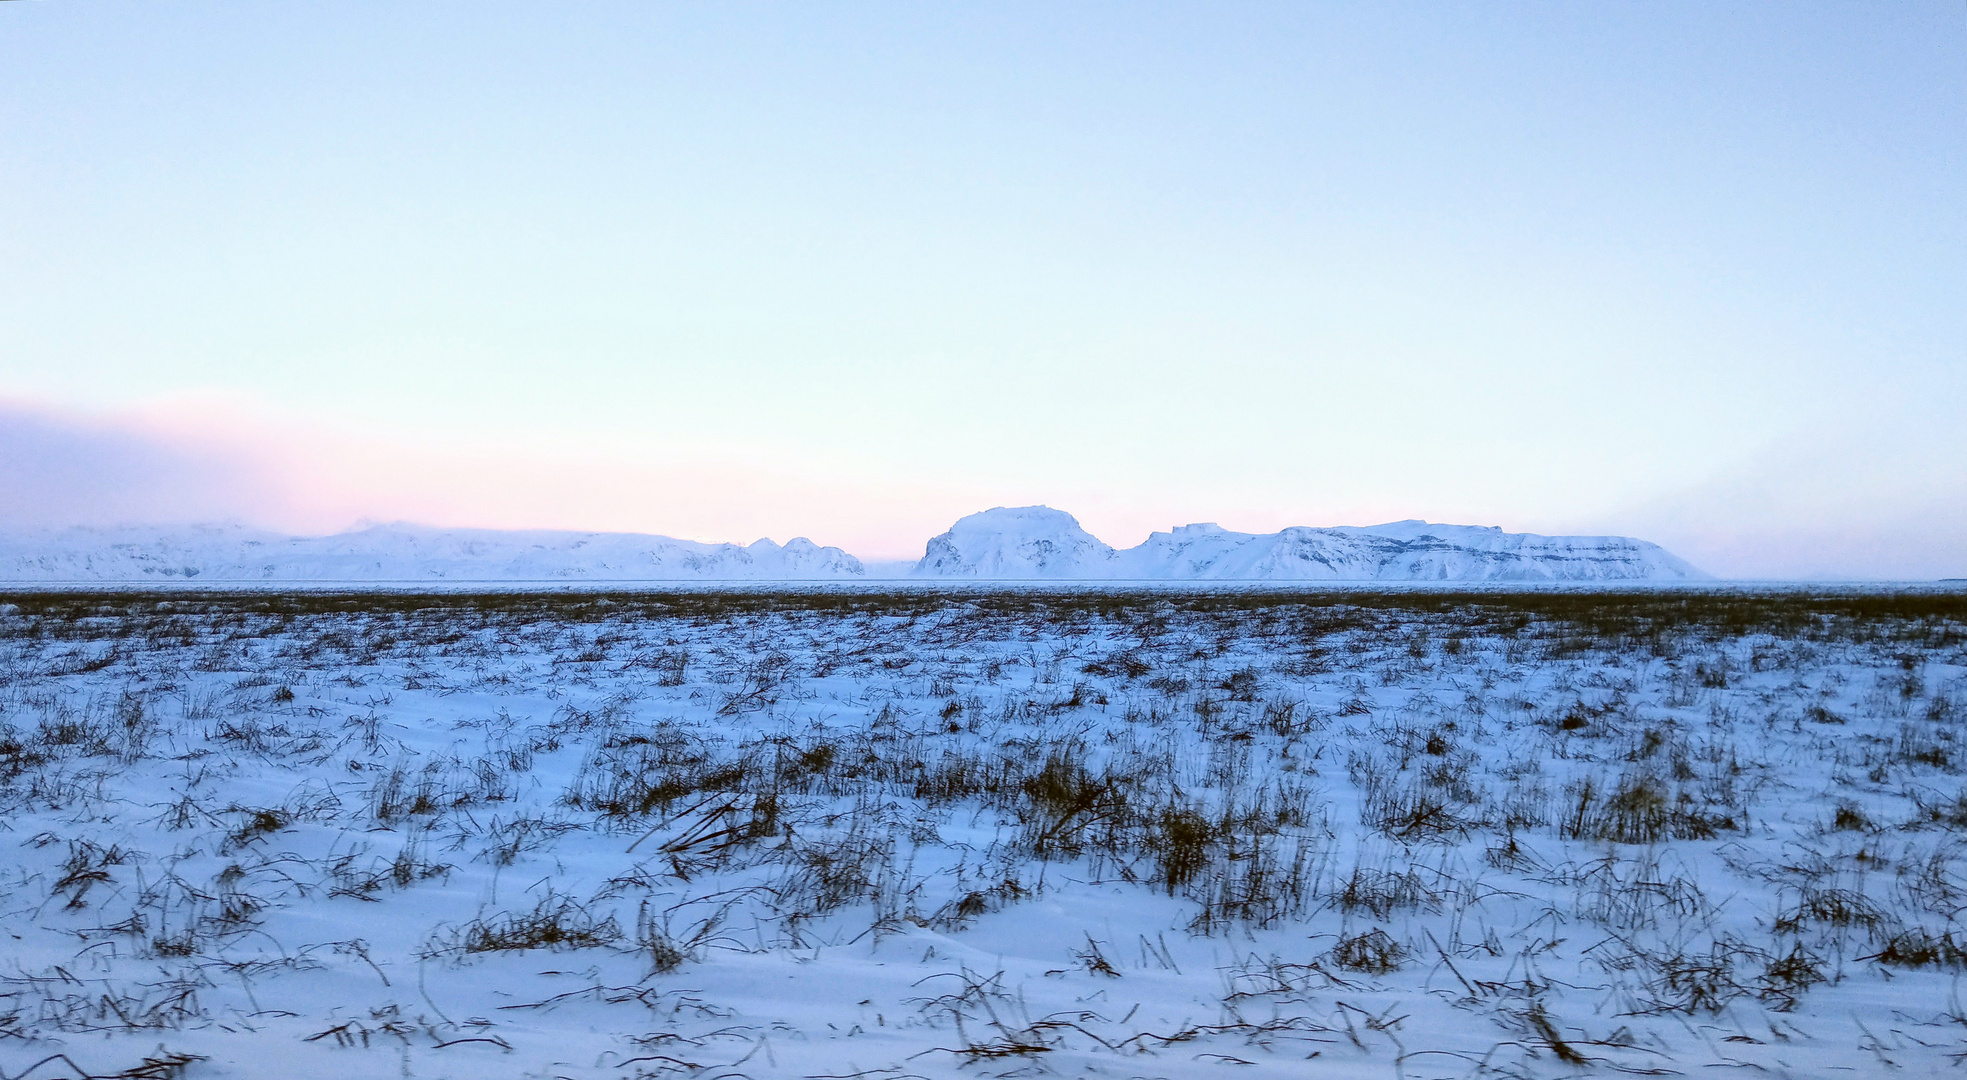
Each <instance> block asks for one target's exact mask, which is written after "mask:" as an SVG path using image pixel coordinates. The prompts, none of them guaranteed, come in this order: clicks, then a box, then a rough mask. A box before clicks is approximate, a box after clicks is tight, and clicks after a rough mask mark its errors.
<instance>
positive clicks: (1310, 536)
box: [914, 506, 1707, 582]
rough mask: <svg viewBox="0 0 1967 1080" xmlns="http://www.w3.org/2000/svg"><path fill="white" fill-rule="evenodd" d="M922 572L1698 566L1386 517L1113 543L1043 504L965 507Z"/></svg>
mask: <svg viewBox="0 0 1967 1080" xmlns="http://www.w3.org/2000/svg"><path fill="white" fill-rule="evenodd" d="M914 573H915V574H916V575H918V576H924V577H965V578H980V579H992V580H1011V579H1023V578H1037V579H1043V578H1077V579H1126V580H1135V581H1517V582H1532V581H1686V580H1699V579H1702V578H1705V577H1706V576H1707V575H1705V574H1703V573H1701V572H1700V571H1699V570H1697V569H1695V568H1694V567H1693V566H1690V565H1689V564H1687V563H1686V562H1684V561H1682V560H1681V559H1679V558H1676V557H1675V556H1673V555H1672V554H1670V553H1668V552H1667V551H1666V550H1665V549H1663V548H1661V547H1660V546H1659V545H1657V544H1651V543H1648V542H1646V541H1644V540H1634V539H1632V538H1630V537H1624V536H1538V535H1535V534H1531V533H1506V532H1504V531H1502V530H1501V529H1498V528H1493V527H1482V526H1473V525H1434V524H1429V523H1428V522H1425V521H1396V522H1391V523H1389V524H1385V525H1371V526H1365V527H1358V526H1340V527H1335V528H1306V527H1295V528H1289V529H1284V530H1282V531H1280V532H1275V533H1240V532H1231V531H1229V530H1227V529H1224V528H1222V527H1221V526H1219V525H1215V524H1198V525H1183V526H1180V527H1178V528H1176V529H1174V530H1172V531H1170V532H1158V533H1155V534H1153V535H1152V536H1150V537H1149V538H1148V539H1147V541H1146V542H1145V543H1142V544H1141V545H1139V546H1138V547H1133V548H1128V549H1126V550H1120V551H1116V550H1115V549H1114V548H1112V547H1110V546H1108V545H1107V544H1105V543H1103V542H1101V541H1100V540H1099V539H1097V538H1095V537H1094V536H1092V535H1091V534H1089V533H1087V532H1086V531H1085V530H1084V529H1083V528H1081V527H1080V525H1079V522H1078V520H1077V519H1075V518H1074V517H1073V516H1072V515H1071V514H1068V513H1065V512H1064V511H1061V510H1053V509H1051V508H1049V507H1044V506H1025V507H1017V508H1006V507H998V508H996V509H993V510H986V511H984V512H982V513H980V514H972V515H970V516H968V517H966V518H963V519H962V520H961V521H958V522H957V523H956V524H955V525H954V526H952V527H951V528H950V530H949V531H948V532H946V533H943V534H942V535H941V536H938V537H936V538H935V539H933V540H930V541H929V546H928V551H927V553H926V554H925V555H924V556H923V558H922V560H921V562H919V563H917V564H916V566H915V569H914Z"/></svg>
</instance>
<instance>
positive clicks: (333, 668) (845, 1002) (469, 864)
mask: <svg viewBox="0 0 1967 1080" xmlns="http://www.w3.org/2000/svg"><path fill="white" fill-rule="evenodd" d="M1964 725H1967V598H1963V595H1962V594H1961V593H1960V592H1958V591H1955V592H1942V591H1909V592H1908V591H1901V592H1872V593H1863V592H1808V591H1789V592H1778V593H1760V594H1751V593H1746V592H1740V591H1727V590H1709V591H1691V590H1677V591H1653V592H1626V593H1617V592H1592V591H1584V592H1578V591H1573V592H1535V591H1531V592H1516V593H1512V592H1503V591H1494V590H1492V591H1484V592H1466V593H1429V592H1423V591H1415V590H1407V591H1402V592H1367V591H1359V590H1354V591H1349V592H1342V593H1331V592H1328V593H1314V592H1305V593H1289V592H1280V591H1274V590H1273V591H1265V592H1217V593H1211V592H1173V591H1161V592H1138V591H1123V590H1106V591H1100V590H1057V591H1031V590H1026V591H1007V592H988V591H970V592H932V591H922V590H917V591H894V592H882V591H870V590H862V591H856V592H829V591H824V590H811V591H805V592H773V591H752V592H713V591H695V592H670V593H650V592H641V593H618V594H609V595H601V594H594V593H588V594H579V593H576V594H567V593H560V594H551V595H548V594H530V593H524V592H513V593H506V594H501V595H492V596H472V595H466V594H460V593H450V594H443V595H410V594H392V593H380V592H372V593H346V594H334V593H320V592H316V593H305V594H300V593H291V592H289V593H277V592H265V591H262V592H252V593H233V594H219V593H212V594H199V593H192V592H184V591H179V592H174V593H162V594H156V593H153V594H136V593H121V594H118V593H101V594H84V593H73V592H71V593H53V594H26V593H17V594H13V595H6V596H0V815H4V816H0V853H3V854H0V934H4V935H5V936H4V937H0V1072H4V1075H5V1077H7V1078H9V1080H18V1078H20V1077H22V1076H24V1075H25V1076H31V1077H46V1078H53V1077H61V1076H76V1075H80V1074H85V1073H86V1074H88V1075H95V1076H124V1077H158V1076H167V1075H174V1074H177V1073H180V1072H181V1073H182V1074H183V1075H185V1076H188V1077H194V1078H195V1077H338V1078H339V1077H371V1076H374V1077H383V1076H390V1077H397V1076H418V1077H442V1076H451V1077H492V1076H500V1077H507V1076H510V1077H519V1076H534V1077H572V1078H583V1080H584V1078H601V1077H611V1078H612V1077H637V1076H647V1077H654V1076H667V1077H691V1076H703V1077H736V1076H748V1077H761V1078H762V1077H847V1076H858V1077H867V1078H893V1077H904V1076H926V1077H941V1076H957V1075H976V1076H1008V1075H1027V1076H1028V1075H1061V1076H1080V1075H1085V1076H1111V1077H1160V1076H1167V1077H1187V1076H1216V1075H1223V1076H1250V1077H1264V1076H1274V1077H1318V1076H1334V1077H1359V1076H1384V1077H1389V1078H1393V1077H1416V1078H1418V1077H1435V1076H1471V1075H1489V1074H1499V1075H1513V1076H1569V1075H1577V1074H1592V1073H1600V1074H1602V1073H1610V1072H1613V1071H1625V1072H1634V1073H1640V1074H1645V1075H1688V1076H1707V1075H1735V1074H1762V1075H1777V1076H1868V1075H1882V1074H1885V1073H1888V1072H1892V1073H1903V1074H1906V1075H1924V1074H1948V1075H1951V1074H1953V1073H1955V1072H1956V1071H1957V1069H1958V1067H1959V1066H1958V1062H1959V1061H1960V1060H1961V1055H1962V1054H1963V1052H1967V998H1963V995H1962V994H1961V992H1960V988H1959V984H1958V978H1959V974H1960V973H1961V972H1962V971H1967V924H1962V923H1961V922H1959V917H1960V916H1961V914H1962V912H1963V911H1967V845H1963V843H1962V830H1963V828H1967V788H1963V776H1967V737H1963V726H1964ZM1717 1067H1720V1068H1717Z"/></svg>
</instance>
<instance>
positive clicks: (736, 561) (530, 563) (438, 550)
mask: <svg viewBox="0 0 1967 1080" xmlns="http://www.w3.org/2000/svg"><path fill="white" fill-rule="evenodd" d="M890 574H893V575H895V576H898V577H904V578H914V579H966V580H978V581H1047V580H1049V581H1078V580H1085V581H1121V580H1140V581H1520V582H1538V581H1587V582H1588V581H1683V580H1700V579H1705V578H1706V577H1707V576H1708V575H1706V574H1704V573H1702V572H1701V571H1700V570H1698V569H1696V568H1694V567H1693V566H1691V565H1689V564H1688V563H1686V562H1685V561H1684V560H1681V559H1679V558H1677V557H1675V556H1674V555H1672V554H1671V553H1669V552H1667V551H1666V550H1665V549H1663V548H1661V547H1659V545H1657V544H1652V543H1649V542H1647V541H1644V540H1636V539H1633V538H1631V537H1622V536H1541V535H1538V534H1535V533H1509V532H1504V531H1503V530H1502V529H1500V528H1497V527H1495V526H1479V525H1439V524H1432V523H1429V522H1425V521H1420V520H1418V519H1409V520H1406V521H1396V522H1388V523H1386V524H1383V525H1367V526H1354V525H1342V526H1331V527H1323V528H1318V527H1311V526H1293V527H1291V528H1287V529H1281V530H1279V531H1277V532H1274V533H1243V532H1235V531H1232V530H1229V529H1225V528H1223V527H1222V526H1220V525H1217V524H1214V523H1207V522H1205V523H1197V524H1191V525H1181V526H1176V527H1174V528H1172V529H1170V530H1168V531H1166V532H1156V533H1154V534H1152V535H1150V536H1149V537H1148V538H1147V540H1145V541H1143V542H1142V543H1140V544H1138V545H1136V546H1134V547H1131V548H1125V549H1116V548H1114V547H1112V546H1111V545H1109V544H1107V543H1105V542H1104V541H1102V540H1100V539H1099V538H1098V537H1096V536H1094V535H1092V534H1091V533H1089V532H1087V531H1086V530H1085V529H1084V528H1083V527H1082V526H1081V525H1080V524H1079V521H1078V519H1077V518H1075V517H1073V516H1072V515H1071V514H1069V513H1066V512H1065V511H1063V510H1054V509H1052V508H1050V507H1046V506H1024V507H995V508H993V509H990V510H985V511H982V512H980V513H976V514H970V515H967V516H965V517H963V518H960V519H958V520H957V521H956V522H955V523H954V524H952V525H951V526H950V528H949V529H948V530H946V531H944V532H942V533H940V534H938V535H937V536H934V537H931V538H930V539H929V540H928V542H927V543H926V544H925V545H924V548H923V555H922V558H921V559H919V560H916V561H914V562H913V563H885V564H881V563H878V564H876V566H875V572H874V573H873V574H870V573H869V567H868V566H867V565H866V564H864V563H862V561H861V560H859V559H857V558H855V557H854V556H853V555H850V554H848V553H847V552H846V551H843V550H842V549H840V548H837V547H825V546H821V545H819V544H815V543H814V542H812V541H811V540H808V539H806V538H804V537H797V538H794V539H792V540H789V541H787V542H786V543H784V544H779V543H776V542H774V541H772V540H769V539H762V540H757V541H754V542H753V543H751V544H744V545H740V544H732V543H708V542H703V541H696V540H678V539H675V538H673V537H667V536H659V535H654V534H646V533H611V532H580V531H568V530H546V529H530V530H498V529H445V528H433V527H426V526H418V525H409V524H403V523H395V524H386V525H370V526H366V527H363V528H359V529H354V530H350V531H347V532H341V533H336V534H333V535H329V536H315V537H301V536H286V535H282V534H278V533H273V532H267V531H263V530H257V529H251V528H247V527H244V526H240V525H190V526H173V527H168V528H158V527H141V526H122V527H115V528H99V527H87V526H75V527H70V528H67V529H56V530H43V531H40V532H36V533H29V534H16V535H12V536H4V535H0V581H13V582H34V581H39V582H82V581H101V582H135V581H163V582H170V581H178V582H183V581H211V582H228V581H357V582H359V581H374V582H382V581H433V582H436V581H458V582H468V581H828V580H865V579H867V578H869V577H871V576H872V577H882V578H885V577H888V576H889V575H890Z"/></svg>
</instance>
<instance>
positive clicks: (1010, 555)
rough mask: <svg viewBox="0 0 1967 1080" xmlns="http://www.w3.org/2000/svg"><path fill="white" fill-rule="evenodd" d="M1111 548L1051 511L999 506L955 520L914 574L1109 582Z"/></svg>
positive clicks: (1113, 572) (1114, 559)
mask: <svg viewBox="0 0 1967 1080" xmlns="http://www.w3.org/2000/svg"><path fill="white" fill-rule="evenodd" d="M1118 570H1119V559H1118V556H1117V554H1116V553H1115V551H1114V550H1113V548H1111V547H1109V546H1107V545H1106V544H1105V543H1102V542H1101V541H1100V540H1099V538H1098V537H1095V536H1094V535H1093V534H1091V533H1089V532H1087V531H1086V530H1085V529H1082V528H1080V527H1079V521H1078V519H1076V518H1074V517H1073V516H1072V515H1071V514H1068V513H1066V512H1065V511H1063V510H1054V509H1052V508H1051V507H1049V506H1020V507H1016V508H1006V507H1002V506H1000V507H998V508H996V509H994V510H985V511H984V512H982V513H980V514H971V515H970V516H968V517H966V518H963V519H961V520H959V521H957V523H956V524H954V525H952V526H950V527H949V531H948V532H946V533H943V534H942V535H941V536H937V537H933V538H931V539H930V541H929V545H928V550H927V551H926V552H924V554H923V556H922V561H921V562H918V563H916V564H915V570H914V573H916V574H920V575H926V576H933V577H973V578H1110V577H1121V576H1125V575H1122V574H1119V573H1118V572H1117V571H1118Z"/></svg>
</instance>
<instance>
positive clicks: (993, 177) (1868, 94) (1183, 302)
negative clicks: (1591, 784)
mask: <svg viewBox="0 0 1967 1080" xmlns="http://www.w3.org/2000/svg"><path fill="white" fill-rule="evenodd" d="M1963 297H1967V7H1963V6H1962V5H1961V4H1960V3H1959V2H1958V0H1948V2H1945V3H1920V2H1912V0H1907V2H1894V3H1846V4H1813V3H1781V4H1778V3H1745V4H1725V5H1717V4H1709V3H1690V4H1676V3H1661V2H1648V3H1598V4H1575V3H1549V4H1544V3H1494V4H1465V3H1454V4H1426V3H1411V4H1380V3H1372V4H1367V3H1361V4H1344V3H1329V4H1310V5H1307V4H1297V3H1292V4H1264V3H1255V2H1252V3H1244V4H1238V5H1209V4H1201V3H1192V4H1151V3H1127V4H1118V3H1080V4H1071V5H1058V4H1019V3H992V4H987V5H986V4H937V5H927V4H913V3H911V4H881V3H853V4H831V5H819V4H796V5H795V4H784V5H778V4H756V3H739V4H715V5H713V4H707V3H706V4H681V3H677V4H661V5H654V4H641V3H636V4H615V3H604V2H596V3H583V4H578V5H562V4H546V3H530V4H510V3H476V4H471V5H464V4H444V3H439V4H419V5H401V4H367V3H360V2H348V3H335V4H326V3H307V2H299V3H288V4H277V5H269V4H248V3H199V2H187V3H174V4H170V5H153V4H142V3H116V2H107V3H94V4H52V3H48V4H4V5H0V531H5V530H9V529H12V530H25V529H34V528H42V527H47V526H57V525H70V524H106V523H129V522H159V523H161V522H182V521H207V520H233V521H241V522H245V523H249V524H255V525H260V526H263V527H267V528H274V529H280V530H283V531H291V532H305V533H320V532H330V531H335V530H339V529H342V528H346V527H349V526H350V525H352V524H355V523H357V522H361V521H392V520H407V521H417V522H423V523H428V524H434V525H457V526H485V527H535V528H578V529H611V530H632V531H644V532H656V533H663V534H667V535H672V536H680V537H687V538H692V539H705V540H736V541H740V542H744V541H749V540H751V539H755V538H757V537H759V536H771V537H774V538H776V539H779V540H785V539H788V538H789V537H791V536H793V535H804V536H809V537H811V538H812V539H814V540H816V541H818V542H820V543H828V544H839V545H841V546H843V547H846V548H847V549H848V550H850V551H853V552H854V553H856V554H859V555H861V556H863V557H867V558H903V557H913V556H919V555H920V554H921V550H922V543H923V541H924V539H925V538H927V537H928V536H930V535H933V534H934V533H937V532H940V531H942V530H943V529H944V528H946V527H947V526H948V524H949V523H950V522H951V521H953V520H954V519H955V518H956V517H958V516H960V515H962V514H965V513H969V512H972V511H975V510H979V509H983V508H986V507H990V506H996V505H1026V504H1032V503H1044V504H1048V505H1052V506H1056V507H1060V508H1062V509H1066V510H1069V511H1071V512H1073V513H1075V514H1076V515H1077V516H1078V517H1079V518H1080V520H1081V521H1082V522H1083V523H1084V524H1085V525H1086V526H1087V528H1088V529H1089V530H1090V531H1092V532H1093V533H1095V534H1096V535H1098V536H1100V537H1102V538H1103V539H1105V540H1107V541H1109V542H1111V543H1114V544H1117V545H1122V546H1124V545H1127V544H1132V543H1136V542H1138V541H1139V540H1141V539H1143V538H1145V537H1146V535H1147V533H1148V532H1149V531H1150V530H1154V529H1165V528H1168V527H1170V526H1172V525H1176V524H1182V523H1186V522H1191V521H1216V522H1220V523H1221V524H1223V525H1224V526H1226V527H1229V528H1234V529H1243V530H1248V531H1269V530H1274V529H1277V528H1281V527H1284V526H1287V525H1335V524H1369V523H1373V522H1378V521H1387V520H1396V519H1402V518H1425V519H1428V520H1432V521H1447V522H1457V523H1468V524H1485V525H1500V526H1503V527H1504V528H1507V529H1511V530H1521V531H1535V532H1545V533H1578V532H1583V533H1618V534H1626V535H1636V536H1642V537H1645V538H1647V539H1652V540H1655V541H1658V542H1660V543H1663V544H1666V545H1667V546H1668V547H1669V548H1670V549H1672V550H1674V551H1675V552H1676V553H1678V554H1680V555H1682V556H1684V557H1686V558H1688V559H1690V560H1692V561H1693V562H1695V563H1696V564H1697V565H1700V566H1702V567H1704V568H1706V569H1708V570H1710V571H1712V572H1715V573H1717V574H1722V575H1726V576H1735V577H1850V578H1895V577H1936V576H1967V432H1964V431H1963V429H1967V424H1963V423H1962V422H1961V421H1960V416H1961V415H1967V303H1963V299H1962V298H1963Z"/></svg>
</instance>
